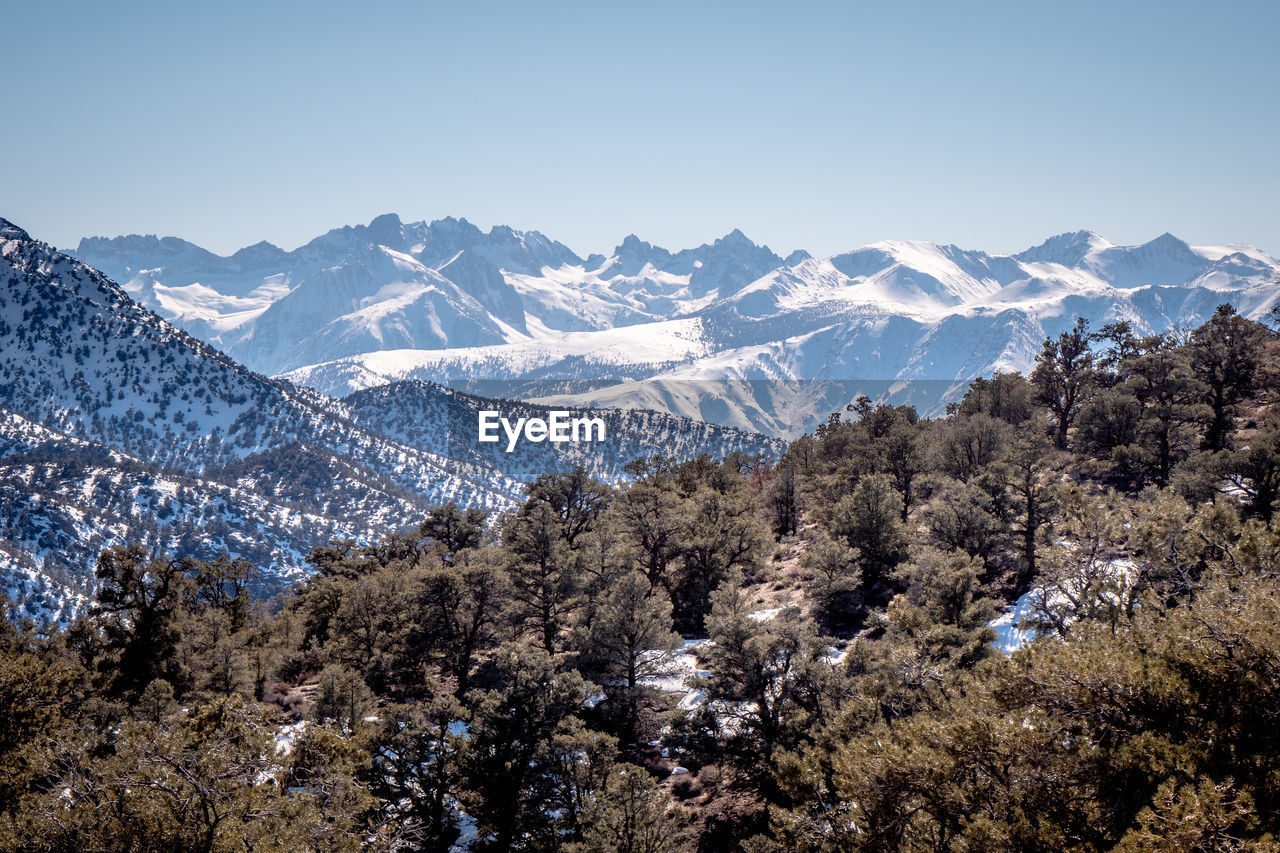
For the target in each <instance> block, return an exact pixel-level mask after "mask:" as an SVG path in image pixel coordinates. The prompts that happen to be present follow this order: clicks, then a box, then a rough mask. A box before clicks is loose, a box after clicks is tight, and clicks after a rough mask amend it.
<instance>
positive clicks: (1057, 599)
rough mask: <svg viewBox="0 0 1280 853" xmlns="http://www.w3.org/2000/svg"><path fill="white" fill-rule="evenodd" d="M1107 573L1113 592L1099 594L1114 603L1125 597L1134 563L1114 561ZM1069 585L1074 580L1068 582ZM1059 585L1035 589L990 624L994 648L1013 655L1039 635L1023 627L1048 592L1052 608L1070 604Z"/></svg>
mask: <svg viewBox="0 0 1280 853" xmlns="http://www.w3.org/2000/svg"><path fill="white" fill-rule="evenodd" d="M1105 570H1106V571H1108V572H1109V573H1110V574H1111V578H1110V582H1111V583H1112V584H1113V585H1114V589H1103V590H1102V591H1101V592H1100V595H1101V596H1102V597H1104V598H1109V599H1111V600H1115V599H1116V596H1117V595H1118V594H1122V593H1123V592H1124V591H1125V590H1127V589H1128V587H1129V580H1130V578H1131V577H1132V576H1133V562H1132V561H1131V560H1127V559H1118V560H1112V561H1111V562H1110V563H1108V564H1107V565H1106V567H1105ZM1067 583H1072V581H1071V580H1068V581H1067ZM1056 586H1057V585H1056V584H1053V585H1049V586H1047V587H1046V586H1044V585H1041V586H1036V587H1032V588H1031V589H1030V590H1028V591H1027V592H1025V593H1023V594H1022V596H1021V597H1019V598H1018V600H1017V601H1015V602H1014V603H1013V605H1012V606H1011V607H1009V608H1008V609H1006V610H1005V612H1004V613H1002V614H1000V615H999V616H997V617H996V618H995V619H992V620H991V621H990V622H988V623H987V627H988V628H991V629H993V630H994V631H995V632H996V638H995V640H993V641H992V643H991V645H993V646H995V647H996V648H997V649H999V650H1000V651H1002V652H1004V653H1005V654H1006V655H1010V654H1013V653H1014V652H1016V651H1017V650H1018V649H1020V648H1022V647H1023V646H1025V645H1026V644H1027V643H1029V642H1031V641H1032V640H1034V639H1036V637H1038V636H1040V634H1038V633H1037V632H1036V631H1035V630H1033V629H1030V628H1024V627H1022V626H1023V623H1024V622H1025V621H1026V620H1027V619H1029V618H1030V617H1031V616H1032V615H1033V614H1034V613H1035V609H1036V603H1037V602H1038V601H1040V600H1041V598H1042V596H1043V595H1044V593H1045V591H1046V590H1047V591H1048V601H1047V605H1048V606H1049V607H1050V608H1055V607H1066V606H1067V605H1068V603H1069V602H1068V599H1067V596H1066V595H1065V594H1064V593H1063V592H1062V590H1061V589H1058V588H1056Z"/></svg>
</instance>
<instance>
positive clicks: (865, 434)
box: [0, 306, 1280, 853]
mask: <svg viewBox="0 0 1280 853" xmlns="http://www.w3.org/2000/svg"><path fill="white" fill-rule="evenodd" d="M1277 395H1280V338H1277V336H1276V335H1275V334H1274V333H1272V332H1271V331H1269V330H1268V329H1267V328H1266V327H1264V326H1262V325H1259V324H1256V323H1253V322H1251V321H1248V320H1246V319H1244V318H1243V317H1241V316H1238V315H1237V314H1236V313H1235V312H1234V311H1233V310H1232V309H1231V308H1229V307H1227V306H1224V307H1222V308H1219V309H1218V311H1217V313H1216V314H1214V315H1213V317H1212V318H1211V319H1210V320H1209V321H1208V322H1207V323H1205V324H1204V325H1202V326H1200V327H1199V328H1196V329H1194V330H1179V331H1176V332H1171V333H1168V334H1164V335H1157V336H1152V337H1142V336H1139V335H1137V334H1135V332H1134V330H1133V329H1132V328H1131V327H1130V326H1129V325H1128V324H1126V323H1124V322H1116V323H1111V324H1108V325H1105V326H1103V327H1101V328H1097V329H1091V328H1089V326H1088V325H1087V324H1086V323H1085V322H1084V321H1080V322H1079V323H1077V324H1076V326H1075V327H1074V328H1073V329H1071V330H1070V331H1068V332H1066V333H1064V334H1062V335H1060V336H1058V337H1057V338H1053V339H1050V340H1046V341H1045V342H1044V345H1043V348H1042V351H1041V353H1040V355H1039V357H1038V358H1037V360H1036V365H1035V368H1034V370H1033V371H1031V373H1030V375H1029V376H1022V375H1019V374H1016V373H1009V374H998V375H995V376H993V377H991V378H987V379H980V380H977V381H975V382H973V383H972V385H971V386H970V387H969V388H968V391H967V393H966V394H965V395H964V397H963V399H961V400H959V401H958V402H956V403H954V404H953V405H951V406H950V407H949V409H948V412H947V415H946V416H945V417H941V418H936V419H929V418H922V417H920V416H918V415H917V413H916V411H915V410H914V409H912V408H910V407H906V406H897V407H895V406H889V405H877V404H874V403H873V402H871V401H869V400H867V399H865V398H860V399H859V400H857V401H855V402H854V403H853V404H851V405H850V406H849V407H848V409H847V410H845V411H842V412H837V413H834V414H832V415H831V417H830V419H829V420H828V421H827V422H826V423H825V424H823V425H822V426H821V427H820V428H819V429H817V430H816V431H815V432H814V433H813V434H812V435H807V436H804V437H802V438H799V439H797V440H795V441H794V442H792V443H791V445H790V447H789V449H788V450H787V451H786V453H785V454H784V455H783V456H782V457H781V458H780V459H776V460H765V459H758V458H747V457H742V456H737V457H730V458H728V459H724V460H720V461H715V460H712V459H709V458H706V457H703V458H699V459H695V460H693V461H687V462H681V463H676V462H672V461H669V460H664V459H660V458H655V459H646V460H637V461H636V462H633V463H632V464H631V465H630V466H629V468H628V472H629V479H628V480H627V482H626V483H625V484H623V485H621V486H610V485H606V484H604V483H601V482H599V481H596V480H594V479H592V478H591V477H590V476H588V475H587V474H585V473H584V472H583V471H582V470H575V471H568V472H559V473H548V474H545V475H543V476H541V477H539V478H537V479H536V480H535V481H534V482H532V483H530V484H528V487H527V497H526V499H525V500H524V502H523V504H521V505H520V506H519V507H518V508H516V509H514V510H512V511H510V512H507V513H505V514H502V515H500V516H490V515H488V514H486V513H485V512H482V511H478V510H474V509H464V508H460V507H458V506H455V505H452V504H449V505H444V506H439V507H435V508H433V509H431V510H430V511H429V512H428V513H427V514H426V517H425V518H421V519H406V520H405V521H406V526H405V527H404V528H403V529H401V530H400V531H399V532H396V533H394V534H390V535H387V536H386V537H385V538H383V539H382V540H381V541H378V542H377V543H375V544H373V545H368V546H362V545H357V544H356V543H354V542H350V541H345V542H343V541H335V542H332V543H330V544H329V545H328V546H326V547H323V548H319V549H317V550H316V551H315V552H314V553H313V554H312V555H311V557H310V563H311V566H312V568H313V570H314V571H313V572H312V573H311V575H310V576H309V577H308V578H307V579H306V580H305V581H304V582H301V583H299V584H298V585H297V586H296V587H295V588H294V589H292V590H290V591H288V592H287V593H285V594H284V595H281V596H279V597H276V598H273V599H271V600H260V599H255V598H254V597H253V596H252V595H251V591H252V590H253V589H254V580H255V574H256V571H255V567H254V566H253V565H251V564H250V563H248V562H246V561H245V560H242V559H235V558H232V557H224V558H220V559H217V560H212V561H209V560H197V559H194V558H190V557H185V556H183V555H180V554H158V555H157V554H153V553H148V552H147V551H145V550H144V549H142V548H141V547H137V546H134V547H124V548H116V549H112V550H109V551H106V552H105V553H103V554H102V555H101V557H100V559H99V560H98V563H97V569H96V576H97V583H98V591H97V593H96V600H95V603H94V605H93V607H92V608H91V610H90V612H88V613H87V614H85V615H84V616H83V617H82V618H81V619H79V621H77V622H76V623H74V624H73V625H72V626H71V627H70V628H68V629H66V630H62V631H57V632H52V633H50V632H44V631H42V630H40V629H39V628H38V627H37V626H34V625H31V624H14V623H13V622H12V621H2V622H0V849H2V850H6V851H42V853H43V852H44V851H67V853H72V851H74V853H95V851H132V852H133V853H172V851H202V853H213V851H227V853H230V851H317V853H319V852H320V851H335V853H336V851H364V850H368V851H387V853H391V851H448V850H450V849H459V850H462V849H467V850H471V851H477V853H479V851H559V850H564V851H578V852H579V853H587V851H592V853H604V851H625V853H641V852H642V851H643V853H677V851H690V852H692V851H700V852H701V851H707V853H709V852H710V851H743V853H767V852H768V851H815V853H816V851H833V853H834V851H1009V853H1015V851H1058V850H1071V851H1104V850H1118V851H1133V853H1137V851H1196V850H1203V851H1211V850H1212V851H1264V850H1268V851H1270V850H1277V849H1280V841H1277V837H1278V834H1280V534H1278V533H1277V532H1276V530H1275V521H1276V519H1275V514H1276V512H1277V505H1278V504H1277V502H1278V501H1280V409H1276V401H1277V400H1278V399H1280V396H1277ZM1015 601H1021V602H1022V606H1021V607H1020V608H1019V616H1018V617H1017V618H1018V623H1019V624H1018V627H1020V628H1021V629H1022V630H1023V631H1024V632H1025V635H1024V636H1025V640H1026V641H1025V642H1024V643H1022V644H1021V645H1020V646H1019V647H1018V648H1016V649H1013V650H1009V649H1005V650H1002V649H1001V648H999V647H997V645H996V644H995V640H996V631H995V630H994V629H993V627H992V626H991V623H992V622H993V620H996V619H997V617H998V616H1000V615H1001V614H1005V613H1007V612H1008V611H1009V609H1010V608H1011V606H1012V605H1013V603H1014V602H1015ZM681 659H684V660H685V661H689V660H692V661H693V666H692V668H691V669H690V668H688V667H686V669H689V671H688V672H685V673H684V675H681V676H677V675H676V674H673V667H674V666H675V665H676V664H675V663H674V662H676V661H679V660H681ZM679 678H684V680H685V685H684V686H685V687H688V688H689V689H688V690H685V689H672V688H671V682H672V681H673V680H678V679H679ZM455 845H456V846H455Z"/></svg>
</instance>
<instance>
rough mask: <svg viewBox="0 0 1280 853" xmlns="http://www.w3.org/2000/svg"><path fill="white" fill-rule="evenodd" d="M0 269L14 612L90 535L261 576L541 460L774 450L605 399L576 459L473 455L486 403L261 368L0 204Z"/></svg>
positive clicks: (83, 569) (599, 468)
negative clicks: (592, 442)
mask: <svg viewBox="0 0 1280 853" xmlns="http://www.w3.org/2000/svg"><path fill="white" fill-rule="evenodd" d="M354 239H355V238H353V240H354ZM160 245H161V248H164V246H165V244H164V243H161V244H160ZM178 249H180V251H178V252H177V254H178V255H179V256H180V257H181V258H182V259H184V261H185V262H189V263H190V264H191V265H192V266H193V267H194V266H197V265H199V264H206V265H208V264H211V263H213V264H215V265H216V263H215V262H212V261H209V259H208V258H207V257H205V256H204V255H201V254H200V253H199V252H196V251H194V250H193V249H191V248H190V247H178ZM260 254H261V255H262V256H263V257H270V256H272V253H271V252H270V251H267V250H263V251H261V252H260ZM325 257H326V260H331V259H332V256H331V255H329V256H325ZM0 281H3V287H2V288H0V483H2V484H3V489H2V490H0V590H2V589H5V588H7V589H9V590H10V593H11V595H10V597H11V598H13V597H16V598H18V599H20V606H21V608H25V610H23V612H26V610H30V612H32V613H35V612H41V613H44V614H45V615H52V614H61V615H63V616H65V615H67V614H68V613H69V612H71V611H72V610H74V603H75V601H77V600H79V599H77V598H76V596H79V595H82V594H83V592H84V590H85V589H87V587H88V583H87V578H88V577H89V576H90V575H91V569H92V566H93V563H94V560H95V559H96V556H97V553H98V552H99V551H100V550H101V548H102V547H104V546H106V545H111V544H116V543H120V542H125V541H134V540H139V541H144V542H146V543H147V544H148V545H150V546H151V547H153V548H155V549H156V550H157V551H164V550H176V551H177V552H178V553H198V554H201V555H209V556H212V555H214V554H217V553H223V552H230V553H232V554H234V555H240V556H245V557H247V558H249V559H252V560H253V561H254V562H255V563H257V564H258V565H259V566H260V567H262V568H263V569H264V570H265V571H266V573H267V575H268V578H269V583H273V584H275V585H276V586H278V585H279V584H280V583H283V582H286V581H287V580H288V579H289V578H290V577H292V576H293V575H295V574H296V573H297V572H298V571H301V570H302V569H303V561H304V558H305V555H306V554H307V553H308V552H309V551H310V550H311V548H313V547H314V546H315V545H318V544H321V543H323V542H325V541H327V540H329V539H331V538H354V539H358V540H367V539H369V538H370V537H372V536H375V535H378V534H379V533H381V532H384V531H386V530H388V529H394V528H399V527H402V526H405V525H407V524H413V523H416V521H418V520H420V519H421V517H422V515H423V514H424V513H425V511H426V508H427V507H428V506H429V505H431V504H435V503H442V502H445V501H449V500H453V501H457V502H458V503H460V504H464V505H468V506H480V507H485V508H489V509H501V508H504V507H508V506H511V505H512V503H513V502H514V501H516V500H519V499H520V497H521V495H522V483H523V481H524V480H526V479H528V478H529V477H530V475H531V474H532V473H542V472H543V471H546V470H552V469H554V468H556V467H557V466H561V465H562V466H564V467H570V466H571V465H572V464H574V463H576V462H583V463H585V464H587V465H588V467H589V468H590V469H591V470H592V471H593V473H597V474H599V475H600V476H602V477H606V478H610V479H617V478H618V477H620V476H622V475H623V472H622V465H623V464H624V463H625V462H626V461H629V459H619V458H615V457H613V456H611V455H610V454H611V453H635V454H636V455H637V456H643V455H650V454H653V453H664V454H668V455H677V456H682V455H697V454H699V453H704V452H705V453H710V454H712V455H715V456H721V455H723V454H724V453H727V452H730V451H734V450H741V451H745V452H749V453H759V452H765V453H771V452H776V449H777V446H776V444H775V443H771V442H770V441H768V440H766V439H764V438H763V437H761V436H754V435H747V434H744V433H741V432H738V431H736V430H731V429H723V428H707V427H705V426H704V425H699V426H696V427H695V426H692V425H690V424H688V423H687V422H685V421H682V420H679V419H677V418H672V417H671V416H666V415H653V416H651V417H648V418H643V417H640V416H638V415H634V414H629V415H626V416H614V420H613V422H612V423H611V427H612V429H613V435H612V436H611V438H612V440H613V441H614V442H615V443H614V444H613V445H611V446H607V447H606V446H600V447H593V448H592V450H591V451H588V450H585V449H584V450H581V451H580V452H579V453H578V455H577V456H574V455H572V454H564V453H561V452H559V449H560V448H559V446H557V452H553V453H550V454H548V453H546V451H544V450H542V448H539V447H538V446H537V445H530V447H532V448H535V449H534V450H532V451H525V450H524V449H523V448H522V450H521V452H513V453H505V452H503V453H484V452H476V451H473V450H471V449H469V443H474V442H475V437H476V428H477V425H476V414H475V413H476V412H477V411H478V410H479V409H480V408H481V407H482V406H495V405H499V404H498V403H493V402H489V401H480V400H472V399H470V398H466V397H464V396H461V395H457V394H455V393H453V392H449V391H446V390H445V389H443V388H439V387H432V386H424V385H421V384H412V385H406V386H403V388H402V389H401V390H399V391H397V390H395V389H383V390H382V391H381V392H380V393H379V394H378V395H376V396H375V397H373V398H370V397H369V395H366V397H365V398H357V399H354V400H352V401H350V402H346V401H340V400H334V399H331V398H329V397H326V396H324V395H321V394H317V393H315V392H313V391H311V390H308V389H305V388H299V387H295V386H293V385H292V384H290V383H289V382H286V381H283V380H273V379H268V378H266V377H264V376H262V375H260V374H257V373H254V372H252V371H251V370H249V369H247V368H246V367H243V366H242V365H240V364H238V363H237V362H235V361H234V360H233V359H231V358H229V357H228V356H226V355H225V354H223V353H221V352H220V351H218V350H216V349H215V348H213V347H212V346H210V345H209V344H207V343H204V342H201V341H199V340H197V339H195V338H193V337H192V336H190V335H188V334H187V333H185V332H183V331H181V330H179V329H177V328H175V327H174V326H172V325H171V324H169V323H168V322H166V321H164V320H162V319H161V318H160V317H158V316H157V315H155V314H154V313H152V312H151V311H149V310H147V309H146V308H144V307H142V306H140V305H138V304H137V303H135V302H134V301H133V300H132V299H131V298H130V297H129V296H128V295H127V294H126V293H125V292H124V291H123V290H122V289H121V288H120V287H118V286H117V285H116V284H115V283H114V282H112V281H111V280H110V279H108V278H107V277H106V276H104V275H103V274H102V273H101V272H99V271H97V270H95V269H93V268H91V267H89V266H87V265H86V264H84V263H83V262H81V261H78V260H76V259H74V258H71V257H69V256H67V255H65V254H62V253H60V252H58V251H56V250H54V249H53V248H52V247H50V246H48V245H46V244H44V243H41V242H39V241H38V240H33V239H32V238H31V237H30V236H29V235H28V234H27V233H26V232H24V231H23V230H22V229H20V228H18V227H17V226H14V225H12V224H11V223H9V222H7V221H4V220H0ZM525 408H526V409H527V408H528V407H525ZM407 410H411V411H412V412H414V417H415V418H416V420H415V421H414V423H413V428H412V429H409V428H408V427H407V426H405V425H404V424H403V423H402V421H403V419H404V415H403V413H404V412H405V411H407ZM397 424H399V425H400V426H399V427H397ZM485 448H486V450H487V449H488V445H486V446H485ZM540 453H541V455H539V454H540ZM530 454H532V455H530ZM6 576H7V577H8V578H9V580H8V582H7V583H6V582H5V580H4V577H6ZM50 590H54V592H50ZM50 596H53V598H52V599H51V598H50ZM53 599H57V601H58V602H60V603H59V604H58V606H57V607H51V606H50V605H49V604H48V601H50V600H53ZM32 602H36V603H35V604H34V605H33V604H32ZM33 608H34V609H33Z"/></svg>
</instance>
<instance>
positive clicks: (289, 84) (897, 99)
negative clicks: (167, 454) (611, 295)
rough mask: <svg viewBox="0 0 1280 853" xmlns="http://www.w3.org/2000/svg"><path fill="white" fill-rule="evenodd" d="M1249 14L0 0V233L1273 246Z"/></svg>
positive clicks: (1253, 10) (1264, 62)
mask: <svg viewBox="0 0 1280 853" xmlns="http://www.w3.org/2000/svg"><path fill="white" fill-rule="evenodd" d="M1278 33H1280V3H1277V2H1249V3H1242V2H1219V3H1213V4H1210V3H1199V2H1198V3H1183V2H1147V3H1140V2H1119V0H1112V2H1105V3H1093V2H1072V3H1040V2H1030V1H1029V0H1020V2H1009V3H967V2H966V3H960V2H954V1H953V2H894V3H881V4H862V3H852V2H833V3H804V2H789V3H786V4H783V3H753V2H735V3H711V2H706V3H693V2H684V3H668V2H660V0H646V2H638V3H634V4H621V3H611V2H605V0H600V2H594V3H565V2H529V0H525V2H510V3H507V2H482V0H481V1H480V2H476V0H473V2H464V0H456V2H450V3H431V2H403V3H377V2H369V3H364V4H357V3H351V2H345V3H329V2H307V3H293V4H286V3H274V2H267V0H257V2H252V3H238V2H218V3H203V4H185V3H183V4H179V3H141V2H129V1H128V0H114V2H96V1H95V2H78V3H71V2H57V0H28V2H24V3H17V2H13V0H0V56H3V69H4V78H3V79H4V82H3V88H2V89H0V91H3V99H4V105H3V107H0V115H3V118H0V162H2V163H3V167H2V168H3V178H2V179H0V216H4V217H6V218H9V219H12V220H13V221H15V222H17V223H18V224H19V225H22V226H23V227H25V228H27V229H28V230H29V231H31V232H32V233H33V234H34V235H36V236H38V237H42V238H43V239H46V240H48V241H50V242H52V243H54V244H56V245H59V246H73V245H74V244H75V243H76V242H77V241H78V240H79V238H80V237H81V236H84V235H88V234H106V235H115V234H121V233H133V232H138V233H159V234H176V235H179V236H182V237H185V238H187V239H190V240H192V241H194V242H197V243H199V244H201V245H203V246H206V247H207V248H210V249H213V250H215V251H218V252H220V253H228V252H231V251H233V250H235V249H236V248H238V247H240V246H243V245H245V244H248V243H252V242H256V241H258V240H260V239H266V240H270V241H272V242H274V243H277V244H278V245H281V246H283V247H285V248H293V247H294V246H297V245H299V244H300V243H302V242H305V241H306V240H308V239H310V238H311V237H313V236H315V235H316V234H319V233H322V232H324V231H326V230H328V229H329V228H331V227H336V226H338V225H343V224H353V223H356V222H367V221H368V220H369V219H371V218H372V217H374V216H375V215H377V214H380V213H384V212H388V211H394V212H397V213H399V214H400V215H401V216H402V217H404V218H405V219H406V220H417V219H435V218H439V217H443V216H448V215H454V216H465V217H467V218H468V219H470V220H472V221H473V222H475V223H477V224H479V225H482V226H484V227H488V226H490V225H494V224H509V225H512V226H513V227H516V228H531V229H538V230H540V231H543V232H544V233H546V234H547V235H549V236H551V237H553V238H555V239H558V240H560V241H562V242H564V243H566V244H568V245H569V246H570V248H572V249H574V250H575V251H577V252H579V253H580V254H584V255H585V254H587V253H589V252H593V251H600V252H607V251H608V250H609V249H610V248H612V247H613V246H614V245H615V244H616V243H618V242H619V241H620V240H621V238H622V237H623V236H625V235H626V234H628V233H630V232H636V233H637V234H639V235H640V236H641V237H642V238H644V239H647V240H650V241H653V242H656V243H660V244H662V245H665V246H668V247H670V248H681V247H686V246H690V245H695V244H697V243H700V242H703V241H706V240H709V239H712V238H714V237H716V236H718V235H720V234H723V233H725V232H727V231H729V230H731V229H732V228H735V227H740V228H742V229H743V230H744V231H745V232H746V233H747V234H748V235H749V236H751V237H752V238H753V239H755V240H756V241H757V242H764V243H768V244H769V245H770V246H771V247H772V248H774V249H775V250H777V251H783V252H785V251H789V250H791V249H794V248H806V249H809V250H811V251H813V252H814V253H815V254H823V255H825V254H832V253H835V252H837V251H841V250H845V249H850V248H853V247H855V246H858V245H861V244H863V243H867V242H870V241H873V240H879V239H886V238H902V239H925V240H934V241H938V242H944V243H956V244H959V245H962V246H965V247H969V248H981V249H987V250H990V251H1016V250H1018V249H1021V248H1024V247H1026V246H1028V245H1030V244H1032V243H1035V242H1039V241H1040V240H1041V239H1043V238H1044V237H1046V236H1049V235H1051V234H1055V233H1059V232H1062V231H1066V230H1074V229H1078V228H1090V229H1093V230H1095V231H1098V232H1100V233H1102V234H1103V235H1104V236H1107V237H1109V238H1110V239H1112V240H1115V241H1117V242H1122V243H1134V242H1141V241H1144V240H1147V239H1150V238H1151V237H1154V236H1156V235H1157V234H1159V233H1161V232H1163V231H1172V232H1173V233H1175V234H1178V235H1179V236H1182V237H1184V238H1185V239H1188V240H1191V241H1192V242H1222V241H1233V240H1234V241H1244V242H1251V243H1255V244H1257V245H1259V246H1261V247H1262V248H1263V249H1266V250H1268V251H1271V252H1273V253H1280V164H1278V154H1277V152H1280V59H1277V57H1280V44H1277V40H1278V39H1280V35H1278Z"/></svg>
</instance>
